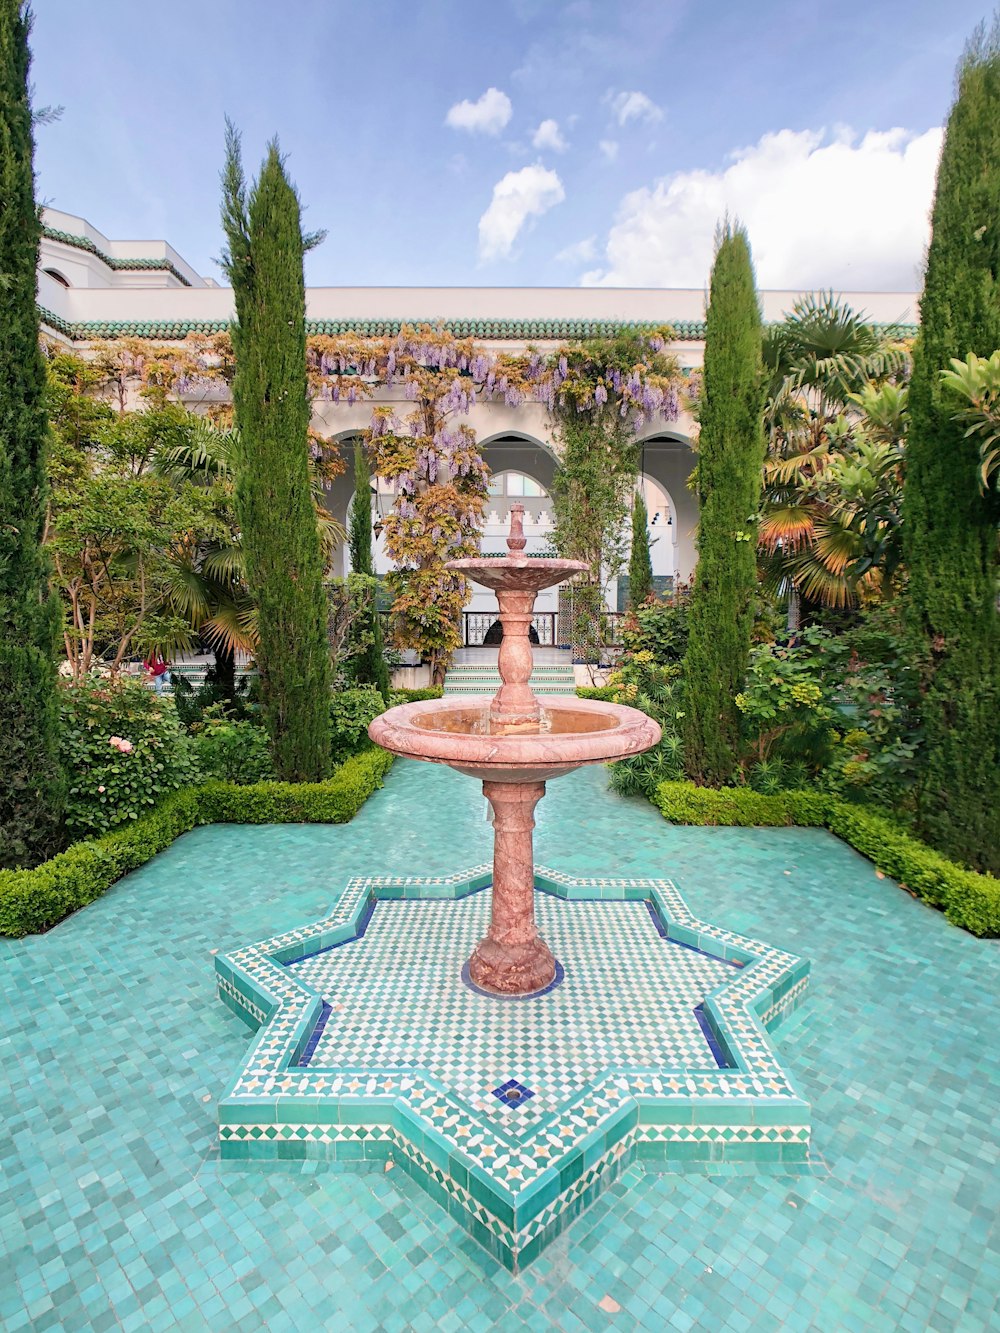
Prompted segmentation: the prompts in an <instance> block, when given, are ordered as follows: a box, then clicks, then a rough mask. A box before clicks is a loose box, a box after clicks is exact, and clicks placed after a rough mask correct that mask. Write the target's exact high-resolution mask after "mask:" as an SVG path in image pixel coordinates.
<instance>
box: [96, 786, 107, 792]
mask: <svg viewBox="0 0 1000 1333" xmlns="http://www.w3.org/2000/svg"><path fill="white" fill-rule="evenodd" d="M97 790H98V791H107V787H98V789H97Z"/></svg>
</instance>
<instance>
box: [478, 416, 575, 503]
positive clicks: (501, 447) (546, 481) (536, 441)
mask: <svg viewBox="0 0 1000 1333" xmlns="http://www.w3.org/2000/svg"><path fill="white" fill-rule="evenodd" d="M477 443H478V445H479V451H480V453H481V454H482V455H483V458H484V459H485V460H486V463H487V465H488V466H489V469H490V471H491V472H523V473H524V475H525V476H526V477H531V479H532V480H533V481H537V482H538V484H539V485H540V486H543V487H544V488H545V490H546V491H548V492H549V494H550V495H551V493H552V481H553V478H554V477H555V474H556V466H557V464H558V456H557V454H556V451H555V449H554V447H553V445H552V444H551V443H550V442H549V441H547V440H543V439H541V438H540V437H539V436H537V435H529V434H528V433H527V432H525V431H516V430H505V431H496V432H495V433H494V434H492V435H488V436H486V437H485V438H483V439H480V440H478V441H477Z"/></svg>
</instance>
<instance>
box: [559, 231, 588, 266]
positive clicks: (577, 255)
mask: <svg viewBox="0 0 1000 1333" xmlns="http://www.w3.org/2000/svg"><path fill="white" fill-rule="evenodd" d="M596 258H597V237H596V236H585V237H584V239H583V240H582V241H574V242H573V244H572V245H567V246H566V248H565V249H564V250H560V251H559V253H558V254H557V255H556V260H557V262H558V263H560V264H589V263H590V261H591V260H592V259H596Z"/></svg>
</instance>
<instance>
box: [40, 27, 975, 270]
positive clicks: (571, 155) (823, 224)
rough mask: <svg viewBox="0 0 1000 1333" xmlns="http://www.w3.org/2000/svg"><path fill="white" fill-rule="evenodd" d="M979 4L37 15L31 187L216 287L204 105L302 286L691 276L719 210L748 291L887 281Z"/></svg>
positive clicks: (912, 226)
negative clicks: (232, 135) (270, 212)
mask: <svg viewBox="0 0 1000 1333" xmlns="http://www.w3.org/2000/svg"><path fill="white" fill-rule="evenodd" d="M987 3H988V0H948V3H947V4H945V3H943V0H867V3H862V2H861V0H840V3H837V4H835V5H832V6H831V5H830V4H821V3H819V0H700V3H699V2H698V0H575V2H572V3H560V0H492V2H491V3H490V4H485V3H483V4H474V3H469V0H285V3H280V4H279V3H274V0H239V2H237V0H198V2H195V0H169V3H166V4H162V5H151V4H139V5H137V4H136V3H135V0H127V2H126V0H100V3H99V4H97V5H93V4H91V5H85V4H81V3H80V0H36V4H35V8H36V10H37V11H38V12H37V13H36V18H35V28H34V35H33V43H32V44H33V50H34V65H33V71H32V74H33V80H34V84H35V89H36V101H37V102H38V103H39V104H61V105H62V106H63V107H64V111H63V115H62V117H61V119H60V120H59V121H57V122H56V123H54V124H50V125H47V126H43V127H42V128H41V129H40V130H39V133H38V147H37V171H38V178H39V194H40V196H41V198H42V199H43V200H44V202H46V203H49V204H51V205H52V206H53V207H56V208H61V209H64V210H65V211H67V212H71V213H77V214H82V215H83V216H85V217H87V218H88V219H89V221H91V222H92V223H93V224H94V225H95V226H96V227H98V228H100V230H102V231H103V232H104V233H105V234H106V235H109V236H112V237H119V238H135V237H165V238H166V239H167V240H169V241H170V242H171V243H172V244H173V245H174V246H175V247H176V248H177V249H178V250H179V251H180V252H181V253H182V254H183V255H184V256H185V258H186V259H187V260H188V261H189V262H190V263H192V264H193V265H194V266H195V267H196V268H197V269H199V270H200V271H201V272H203V273H206V274H208V275H210V276H214V277H216V278H218V277H219V271H218V269H217V268H216V267H215V265H214V264H213V259H214V258H215V257H216V256H217V255H218V253H219V250H220V246H221V238H220V227H219V205H218V201H219V185H218V177H219V170H220V167H221V164H222V153H223V122H224V117H225V115H227V114H228V115H229V116H231V117H232V119H233V120H234V121H235V122H236V124H237V125H238V126H239V127H240V129H241V130H242V132H243V137H244V148H245V156H246V160H247V166H248V168H249V169H250V170H255V169H256V167H257V165H258V163H259V160H260V156H261V153H262V151H263V147H264V144H265V142H266V140H267V139H268V138H269V137H270V136H271V135H273V134H275V133H276V134H277V135H278V136H279V138H280V141H281V145H282V149H283V150H284V151H285V152H286V153H287V155H288V160H289V170H290V173H291V175H292V178H293V180H294V181H295V182H296V184H297V186H298V188H299V191H300V194H301V197H302V200H303V203H304V204H305V205H306V214H305V218H306V225H307V226H308V227H310V228H325V229H326V230H327V232H328V238H327V240H326V241H325V243H324V244H323V245H322V246H321V247H320V248H319V249H318V250H316V251H314V252H313V253H312V254H311V255H310V256H309V257H308V259H307V280H308V281H309V282H310V283H312V284H314V285H355V284H357V285H394V284H424V283H427V284H434V285H464V284H482V285H488V286H508V285H529V286H536V285H576V284H578V283H580V282H583V283H585V284H597V283H600V284H605V285H625V286H629V285H651V286H697V287H700V286H702V285H703V283H704V281H705V278H706V277H707V271H708V264H709V262H710V255H711V232H712V228H713V226H714V220H715V218H716V217H717V216H718V215H719V213H720V212H722V211H723V209H725V208H728V209H730V210H732V211H734V212H736V213H738V214H739V215H740V216H741V217H742V218H743V219H744V220H745V221H746V223H747V225H748V228H749V230H750V238H751V242H752V244H753V247H754V253H755V256H756V258H757V264H758V273H759V278H760V281H761V284H762V285H763V286H771V287H775V286H798V285H802V286H839V287H841V288H851V287H854V288H855V289H865V288H870V289H873V290H878V289H880V288H881V289H895V288H903V289H907V288H911V287H913V286H916V285H917V282H918V268H919V262H920V255H921V251H922V247H923V244H924V242H925V239H926V213H927V208H928V206H929V202H930V191H931V185H932V179H933V168H934V163H935V161H936V155H937V151H938V147H939V142H940V136H939V134H936V133H935V131H936V130H937V129H938V127H940V125H941V124H942V122H943V120H944V117H945V115H946V113H947V109H948V106H949V103H950V100H951V96H952V89H953V78H954V68H955V63H956V60H957V58H958V56H959V54H960V52H961V49H962V46H963V45H964V43H965V40H966V39H967V37H968V35H969V33H970V32H971V30H972V29H973V28H974V26H975V24H976V23H977V22H978V21H979V20H980V19H981V18H982V17H983V16H984V14H985V13H987V12H988V10H987ZM98 14H99V20H98V18H97V15H98ZM490 90H492V91H490ZM483 99H485V100H483ZM463 103H465V104H467V105H466V106H464V107H463V106H462V104H463ZM453 108H458V109H457V110H453ZM449 113H451V115H450V117H449ZM553 121H554V122H555V127H554V128H553V126H552V125H546V127H545V128H544V129H542V130H541V132H539V131H540V127H542V126H543V124H545V123H546V122H553ZM892 130H897V131H899V132H900V133H898V134H896V135H889V133H888V132H889V131H892Z"/></svg>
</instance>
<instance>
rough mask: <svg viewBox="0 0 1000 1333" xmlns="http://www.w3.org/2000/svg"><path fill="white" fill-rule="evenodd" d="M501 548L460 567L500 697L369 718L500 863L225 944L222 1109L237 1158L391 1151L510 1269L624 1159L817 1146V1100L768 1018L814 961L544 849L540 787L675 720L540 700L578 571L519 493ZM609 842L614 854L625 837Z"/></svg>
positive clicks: (360, 1160)
mask: <svg viewBox="0 0 1000 1333" xmlns="http://www.w3.org/2000/svg"><path fill="white" fill-rule="evenodd" d="M508 550H509V554H508V555H507V556H505V557H503V558H499V559H481V560H457V561H454V562H452V566H451V567H452V568H453V569H455V570H458V571H460V572H461V573H463V574H468V575H469V576H470V577H471V578H473V579H475V580H476V581H477V582H479V583H481V584H484V585H485V586H486V587H489V588H493V589H494V590H495V591H496V594H497V599H498V601H499V603H500V618H501V621H502V623H503V630H504V636H503V641H502V643H501V646H500V662H499V665H500V675H501V681H502V684H501V687H500V689H499V690H498V691H497V694H496V696H495V697H494V698H493V699H492V700H487V699H483V700H481V701H471V700H469V699H468V698H467V697H466V698H463V697H462V696H458V697H454V698H448V699H437V700H433V701H430V702H423V703H411V704H404V705H403V706H402V707H401V708H393V709H390V710H389V712H387V713H384V714H383V715H382V716H381V717H379V718H377V719H376V720H375V721H374V722H373V723H372V725H371V727H370V729H369V732H370V735H371V737H372V739H373V740H375V741H377V742H378V743H379V744H380V745H383V746H385V747H386V748H387V749H389V750H392V751H394V752H395V753H397V754H401V755H408V756H410V757H412V758H415V759H422V760H427V761H429V762H431V763H437V764H445V765H449V766H450V767H452V768H454V769H456V770H458V772H460V773H464V774H468V775H469V776H471V777H475V778H478V779H479V780H480V781H481V782H482V784H483V791H484V793H485V795H486V798H487V800H488V801H489V803H490V805H491V807H492V809H493V812H494V836H495V843H494V855H493V865H492V869H491V867H490V866H488V865H477V866H473V867H471V868H466V869H464V870H463V869H460V868H455V867H453V868H451V873H447V874H444V875H428V874H426V873H417V874H412V875H411V874H406V875H398V874H387V875H377V874H376V875H372V874H369V875H365V876H359V877H355V878H352V879H349V880H348V881H347V882H346V884H344V885H342V886H341V888H340V890H339V891H338V892H336V893H335V894H333V898H334V901H333V904H332V906H331V908H330V910H329V912H328V914H327V915H326V916H324V917H323V918H322V919H320V920H318V921H313V922H311V923H309V924H307V925H303V926H293V927H291V928H290V929H285V930H284V931H282V933H280V934H278V935H273V936H271V937H270V938H269V939H266V940H262V941H260V942H258V943H256V944H247V945H243V946H241V947H240V948H237V949H235V950H233V951H230V952H225V953H222V952H220V953H217V954H216V957H215V971H216V977H217V984H218V990H219V997H220V999H221V1000H222V1001H223V1003H224V1004H226V1005H227V1006H228V1007H229V1008H230V1009H231V1010H232V1012H233V1013H234V1014H237V1015H239V1017H240V1018H241V1019H242V1020H243V1021H244V1022H245V1023H246V1024H247V1025H248V1026H249V1027H250V1028H252V1029H253V1030H255V1031H256V1032H257V1033H258V1036H257V1038H256V1040H255V1041H254V1042H253V1044H252V1046H251V1049H250V1050H249V1052H248V1054H247V1056H246V1057H245V1059H244V1061H243V1064H242V1067H241V1068H240V1070H239V1072H238V1073H237V1075H236V1077H235V1079H234V1080H233V1081H232V1082H231V1083H230V1085H229V1087H228V1089H227V1090H226V1092H225V1094H224V1095H223V1096H222V1098H221V1099H220V1102H219V1156H220V1159H221V1160H222V1161H223V1162H240V1163H241V1164H243V1165H247V1164H249V1163H252V1162H254V1161H259V1162H260V1163H261V1164H265V1163H267V1162H273V1161H280V1162H283V1163H284V1164H285V1166H288V1165H289V1164H290V1163H291V1162H294V1161H301V1162H304V1161H307V1160H310V1159H315V1160H332V1161H335V1162H337V1163H338V1164H339V1166H340V1169H357V1170H373V1169H375V1170H389V1169H391V1168H392V1167H394V1166H399V1167H401V1168H402V1170H403V1171H405V1172H406V1173H407V1174H408V1175H409V1176H411V1177H412V1178H413V1179H414V1180H415V1181H417V1182H418V1183H419V1184H420V1185H421V1186H422V1188H424V1189H426V1190H427V1191H428V1193H429V1194H430V1195H431V1197H433V1198H434V1199H436V1200H437V1201H438V1203H440V1204H441V1205H442V1206H444V1207H445V1208H447V1210H448V1212H449V1214H450V1215H451V1216H452V1217H454V1218H455V1219H456V1220H457V1221H459V1222H460V1224H461V1225H462V1226H463V1227H464V1228H465V1229H466V1231H467V1232H468V1233H469V1234H470V1235H471V1236H473V1237H475V1239H476V1240H477V1241H478V1242H479V1243H480V1244H481V1245H483V1246H484V1247H485V1248H486V1249H487V1250H488V1251H489V1253H490V1254H491V1255H492V1256H493V1257H494V1259H496V1260H499V1261H500V1262H501V1263H503V1264H505V1265H506V1266H507V1267H508V1268H509V1269H511V1270H512V1271H514V1272H517V1271H519V1270H520V1269H521V1268H523V1267H524V1266H525V1265H526V1264H529V1263H531V1262H532V1260H533V1259H534V1258H535V1257H536V1256H537V1255H538V1254H539V1253H540V1252H541V1251H542V1250H543V1249H544V1247H545V1246H546V1245H548V1244H549V1243H550V1242H551V1241H552V1240H554V1238H555V1237H556V1236H557V1235H559V1234H560V1233H561V1232H562V1231H563V1230H564V1229H565V1227H567V1226H568V1225H570V1224H571V1223H572V1221H573V1220H574V1218H576V1217H578V1216H579V1214H580V1213H581V1212H582V1211H583V1210H584V1209H585V1208H586V1207H588V1205H589V1204H590V1203H591V1202H592V1201H593V1200H594V1199H595V1198H597V1197H598V1195H599V1194H600V1193H601V1191H602V1190H603V1189H605V1188H606V1187H607V1186H608V1185H609V1184H610V1183H611V1182H612V1181H614V1180H616V1179H617V1178H618V1177H619V1176H620V1175H621V1173H622V1172H623V1171H624V1170H625V1169H626V1168H627V1167H628V1165H629V1164H630V1163H631V1162H633V1161H638V1162H641V1163H643V1165H644V1166H647V1167H648V1168H649V1169H653V1170H661V1169H664V1168H668V1169H669V1168H670V1166H671V1165H674V1166H679V1167H680V1169H683V1170H687V1169H689V1168H690V1166H691V1164H692V1162H695V1161H711V1162H719V1161H722V1160H732V1161H734V1162H740V1163H746V1162H747V1161H754V1160H760V1161H764V1162H771V1163H774V1162H781V1163H782V1164H785V1165H783V1167H782V1169H783V1170H796V1169H798V1168H799V1167H800V1166H801V1164H802V1163H803V1162H804V1161H806V1160H807V1157H808V1152H809V1140H810V1124H809V1121H810V1115H809V1106H808V1104H807V1103H806V1102H805V1101H804V1100H803V1098H802V1097H801V1096H800V1095H799V1094H798V1093H797V1091H796V1089H795V1087H794V1085H793V1083H792V1082H791V1080H790V1079H789V1077H788V1075H787V1073H786V1072H785V1070H784V1069H783V1068H782V1067H781V1064H780V1062H779V1060H778V1058H777V1056H776V1055H775V1052H774V1050H773V1049H772V1047H771V1045H770V1042H769V1039H768V1033H769V1032H770V1031H771V1030H773V1028H774V1027H775V1026H776V1025H777V1024H778V1023H779V1022H780V1021H781V1020H782V1018H783V1017H784V1016H785V1015H786V1014H787V1013H790V1012H791V1011H792V1010H793V1009H794V1008H795V1007H796V1005H798V1004H799V1003H800V1001H801V999H802V998H803V995H804V993H805V990H806V987H807V984H808V972H809V965H808V963H807V962H806V961H805V960H803V959H800V958H796V957H794V956H793V955H791V954H788V953H785V952H783V951H782V950H779V949H774V948H771V947H770V946H768V945H766V944H763V943H761V942H760V941H756V940H752V939H749V938H747V937H746V936H742V935H738V934H736V933H734V932H733V931H729V930H726V929H722V928H720V927H718V926H713V925H711V924H710V923H708V922H706V921H704V920H701V919H700V918H699V917H697V916H696V915H695V914H694V913H693V912H692V911H691V910H690V908H689V907H688V906H687V904H686V902H685V900H684V897H683V895H682V894H681V893H680V891H679V890H678V888H677V886H676V885H675V884H674V883H673V882H672V881H671V880H669V879H665V878H664V879H661V878H656V879H646V878H637V877H633V876H632V875H631V874H630V873H629V871H628V870H627V869H626V870H625V873H624V874H618V875H614V876H609V877H603V878H590V877H584V878H581V877H578V876H574V875H569V874H565V873H563V872H561V871H558V870H547V869H545V868H544V867H543V866H538V867H536V866H535V865H534V864H533V859H532V829H533V828H534V818H533V815H534V810H535V807H536V805H537V804H538V801H539V800H540V799H541V797H542V796H543V795H544V794H545V784H546V782H547V781H548V779H549V778H553V777H558V776H559V775H560V774H564V773H569V772H571V771H572V770H573V769H575V768H579V767H580V766H581V765H584V764H599V763H604V762H605V761H607V760H609V759H620V758H621V757H622V756H624V755H629V754H638V753H640V752H641V751H643V750H645V749H646V748H648V747H649V746H651V745H654V744H655V743H656V741H657V739H658V738H659V735H660V730H659V727H657V725H656V723H655V722H653V721H651V720H650V719H649V718H648V717H646V715H645V714H644V713H640V712H638V711H637V710H635V709H632V708H621V707H618V706H616V705H613V704H607V703H603V702H597V701H592V700H583V699H576V698H566V699H562V698H558V697H557V698H552V697H547V698H545V700H544V702H540V701H539V700H538V699H536V698H535V696H534V694H533V693H532V691H531V689H530V686H529V678H530V675H531V668H532V653H531V646H530V643H529V640H528V628H529V625H530V623H531V611H532V606H533V603H534V599H535V595H536V594H537V592H538V590H539V589H541V588H544V587H546V586H551V585H552V584H554V583H557V582H559V581H560V580H561V579H563V578H565V577H566V576H567V575H568V574H571V573H575V572H576V571H577V570H579V569H581V568H582V566H581V565H580V564H578V563H577V562H575V561H569V560H529V559H527V558H525V557H524V555H523V554H522V552H523V550H524V537H523V533H522V510H521V507H520V506H515V507H514V508H513V511H512V515H511V533H510V538H509V540H508ZM441 776H442V777H443V775H441ZM428 841H429V844H432V843H433V839H429V840H428ZM427 852H428V856H429V859H430V860H431V861H432V863H433V862H434V860H435V859H436V858H437V859H439V857H438V854H437V850H436V849H435V848H434V847H433V845H429V846H428V848H427ZM608 856H609V858H610V857H614V858H615V860H616V862H617V863H618V864H619V865H621V861H622V858H621V857H620V856H619V855H618V849H616V848H615V847H614V845H613V839H612V841H611V842H610V843H609V846H608ZM628 859H630V858H626V865H627V863H628ZM417 869H418V872H419V871H423V870H424V869H425V867H417ZM319 876H320V879H321V880H322V879H323V878H324V874H323V872H322V871H320V872H319ZM491 886H492V902H490V901H488V900H487V898H486V891H487V889H489V888H490V887H491ZM536 895H537V910H538V914H539V918H540V920H541V922H542V923H543V925H544V928H545V932H546V934H547V935H548V936H549V938H550V939H551V940H552V942H553V943H554V944H555V946H556V949H557V951H558V953H559V955H560V958H561V959H562V960H564V964H563V968H562V969H558V968H557V965H556V962H555V959H554V957H553V954H552V952H551V950H550V949H549V948H548V946H547V945H546V944H545V942H544V941H543V940H542V938H541V937H540V935H539V933H538V929H537V927H536V924H535V911H536ZM487 923H488V929H487V932H486V935H485V938H483V939H481V940H480V943H479V944H478V945H477V946H476V948H475V950H474V952H473V954H472V957H471V959H470V960H469V961H468V962H467V963H465V966H464V967H463V960H464V959H465V958H466V957H467V955H468V949H469V941H470V940H471V939H474V938H476V936H478V935H480V934H482V932H483V930H484V928H485V927H487ZM459 972H461V974H462V978H463V980H465V981H466V982H467V983H468V984H466V985H462V984H461V982H460V981H459ZM562 976H564V977H565V984H563V985H561V986H557V985H556V984H555V983H556V982H558V981H559V980H560V978H561V977H562ZM526 996H530V997H534V998H531V999H530V1000H528V1001H527V1002H520V1001H521V1000H522V999H523V997H526ZM499 997H508V1001H509V1002H504V1001H503V1000H502V999H501V998H499Z"/></svg>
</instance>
